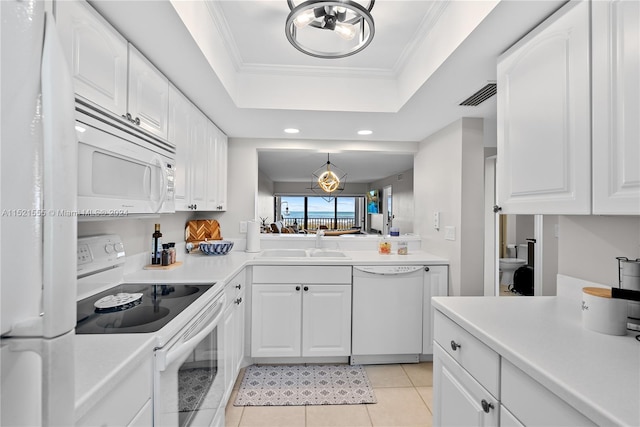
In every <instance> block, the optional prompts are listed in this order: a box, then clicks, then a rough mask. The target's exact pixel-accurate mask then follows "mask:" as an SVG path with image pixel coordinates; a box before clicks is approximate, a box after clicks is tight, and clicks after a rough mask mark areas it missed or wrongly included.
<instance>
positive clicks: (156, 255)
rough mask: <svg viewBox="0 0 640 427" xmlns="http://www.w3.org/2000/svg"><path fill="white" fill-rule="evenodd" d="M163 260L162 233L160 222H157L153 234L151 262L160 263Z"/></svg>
mask: <svg viewBox="0 0 640 427" xmlns="http://www.w3.org/2000/svg"><path fill="white" fill-rule="evenodd" d="M161 262H162V233H161V232H160V224H156V230H155V231H154V233H153V234H152V235H151V264H154V265H160V264H161Z"/></svg>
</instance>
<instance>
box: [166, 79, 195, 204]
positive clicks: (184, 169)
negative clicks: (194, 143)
mask: <svg viewBox="0 0 640 427" xmlns="http://www.w3.org/2000/svg"><path fill="white" fill-rule="evenodd" d="M191 112H192V107H191V103H190V102H189V100H187V98H186V97H185V96H184V95H183V94H182V93H180V91H178V89H176V88H175V87H174V86H173V85H171V86H169V128H168V132H169V142H171V143H173V144H175V145H176V166H175V205H176V210H177V211H183V210H188V209H189V208H188V207H187V205H189V204H190V203H191V202H190V200H191V191H190V185H191V182H190V174H189V168H190V163H189V152H190V149H191V138H190V137H189V122H190V120H191Z"/></svg>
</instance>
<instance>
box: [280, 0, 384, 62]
mask: <svg viewBox="0 0 640 427" xmlns="http://www.w3.org/2000/svg"><path fill="white" fill-rule="evenodd" d="M361 3H363V4H364V5H363V4H361ZM374 3H375V0H335V1H327V0H307V1H304V2H302V3H299V2H297V1H296V0H287V4H288V5H289V9H291V12H290V13H289V16H287V22H286V25H285V30H286V34H287V39H288V40H289V42H290V43H291V44H292V45H293V46H294V47H295V48H296V49H298V50H299V51H300V52H303V53H306V54H307V55H311V56H315V57H316V58H327V59H330V58H344V57H346V56H350V55H353V54H355V53H358V52H360V51H361V50H362V49H364V48H365V47H367V46H368V45H369V43H371V40H372V39H373V35H374V34H375V26H374V23H373V17H371V13H370V12H371V9H373V4H374ZM317 29H320V30H329V31H326V32H320V31H316V30H317ZM331 33H335V34H337V35H338V36H340V37H334V36H335V34H331Z"/></svg>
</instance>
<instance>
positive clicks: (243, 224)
mask: <svg viewBox="0 0 640 427" xmlns="http://www.w3.org/2000/svg"><path fill="white" fill-rule="evenodd" d="M246 232H247V221H240V233H246Z"/></svg>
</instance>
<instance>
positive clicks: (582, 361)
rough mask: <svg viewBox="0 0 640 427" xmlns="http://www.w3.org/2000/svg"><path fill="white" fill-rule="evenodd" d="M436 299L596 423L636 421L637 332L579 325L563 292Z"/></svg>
mask: <svg viewBox="0 0 640 427" xmlns="http://www.w3.org/2000/svg"><path fill="white" fill-rule="evenodd" d="M432 303H433V306H434V307H435V308H436V309H437V310H439V311H441V312H442V313H443V314H445V315H446V316H447V317H449V318H450V319H452V320H453V321H454V322H456V323H457V324H458V325H460V326H461V327H462V328H464V329H466V330H467V331H468V332H470V333H471V334H472V335H474V336H476V337H477V338H478V339H480V340H481V341H483V342H484V343H485V344H487V345H488V346H489V347H491V348H492V349H493V350H494V351H496V352H497V353H499V354H500V355H501V356H502V357H504V358H505V359H507V360H509V361H510V362H511V363H513V364H514V365H515V366H517V367H518V368H520V369H521V370H522V371H524V372H525V373H526V374H528V375H529V376H531V377H532V378H533V379H535V380H536V381H538V382H539V383H540V384H542V385H544V386H545V387H546V388H548V389H549V390H550V391H552V392H553V393H555V394H556V395H558V396H559V397H560V398H562V399H563V400H565V401H566V402H567V403H569V404H570V405H571V406H573V407H574V408H575V409H577V410H578V411H580V412H581V413H583V414H584V415H585V416H587V417H588V418H590V419H591V420H593V421H594V422H595V423H596V424H598V425H628V426H639V425H640V404H639V402H640V342H638V341H637V340H636V339H635V335H637V333H631V332H629V333H628V334H627V335H626V336H612V335H605V334H600V333H597V332H593V331H590V330H587V329H585V328H583V326H582V317H581V316H582V314H581V306H580V301H577V300H574V299H570V298H565V297H518V298H504V297H434V298H433V299H432Z"/></svg>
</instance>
